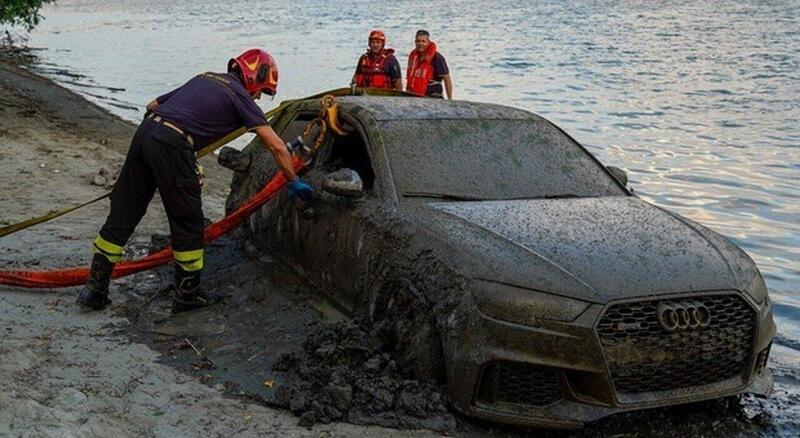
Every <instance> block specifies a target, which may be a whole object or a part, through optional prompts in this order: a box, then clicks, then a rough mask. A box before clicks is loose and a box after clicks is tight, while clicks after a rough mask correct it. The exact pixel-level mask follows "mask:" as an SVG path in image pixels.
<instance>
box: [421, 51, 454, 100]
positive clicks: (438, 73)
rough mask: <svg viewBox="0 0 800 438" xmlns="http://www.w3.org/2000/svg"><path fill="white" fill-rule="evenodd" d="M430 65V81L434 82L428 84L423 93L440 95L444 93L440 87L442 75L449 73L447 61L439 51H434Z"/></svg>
mask: <svg viewBox="0 0 800 438" xmlns="http://www.w3.org/2000/svg"><path fill="white" fill-rule="evenodd" d="M431 66H432V67H433V79H431V81H435V82H434V83H429V84H428V89H427V90H425V95H426V96H437V97H442V96H443V93H444V89H443V88H442V76H444V75H449V74H450V70H449V69H448V68H447V61H446V60H445V59H444V56H442V54H441V53H439V52H436V55H434V56H433V60H431Z"/></svg>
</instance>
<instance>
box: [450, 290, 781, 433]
mask: <svg viewBox="0 0 800 438" xmlns="http://www.w3.org/2000/svg"><path fill="white" fill-rule="evenodd" d="M728 294H729V295H730V293H728ZM740 296H741V298H742V300H743V301H746V302H747V305H748V306H750V308H751V310H752V312H753V329H752V330H753V338H752V342H751V346H750V347H749V348H748V350H747V352H746V353H747V354H746V357H744V358H743V359H742V365H741V372H738V373H737V374H736V375H734V376H729V377H727V378H725V379H722V380H717V381H710V382H707V383H705V382H704V383H703V384H699V385H693V386H686V385H684V386H683V387H680V388H677V389H669V388H668V389H659V390H657V391H643V392H635V393H630V392H629V393H624V392H620V391H617V390H616V389H615V383H614V377H613V373H612V372H611V366H612V365H611V364H610V361H609V354H608V349H605V350H604V347H603V342H602V340H601V336H600V335H599V334H598V329H597V326H598V321H599V320H600V319H601V317H603V315H604V313H605V312H606V310H607V309H608V308H609V307H610V306H612V305H614V304H618V302H615V303H608V304H606V305H592V306H590V307H589V308H588V309H587V310H586V311H584V312H583V313H582V314H581V315H580V316H579V317H578V318H577V319H576V320H574V321H571V322H568V323H564V322H554V321H545V320H540V321H538V322H537V323H536V324H535V325H536V326H526V325H520V324H515V323H509V322H505V321H500V320H498V319H495V318H492V317H489V316H487V315H485V314H482V313H481V312H480V311H479V310H478V309H477V307H475V306H474V305H472V304H471V303H470V304H466V305H465V307H464V308H461V309H459V310H458V311H457V312H456V313H454V315H453V318H452V319H451V320H450V324H449V327H448V330H447V335H446V336H445V339H444V340H443V341H444V342H443V344H444V348H445V358H446V367H447V382H448V392H449V395H450V397H451V400H452V403H453V405H454V407H455V408H456V409H457V410H459V411H461V412H463V413H465V414H467V415H470V416H474V417H479V418H483V419H487V420H492V421H497V422H502V423H509V424H518V425H526V426H543V427H553V428H580V427H582V426H583V425H584V424H585V423H587V422H592V421H595V420H598V419H600V418H602V417H605V416H608V415H612V414H615V413H620V412H625V411H631V410H638V409H647V408H655V407H661V406H669V405H677V404H683V403H691V402H697V401H702V400H709V399H715V398H721V397H726V396H730V395H735V394H741V393H753V394H756V395H761V396H767V395H768V394H769V393H770V392H771V390H772V384H773V377H772V374H771V373H770V371H769V370H768V369H767V367H766V358H767V355H768V352H769V346H770V343H771V341H772V338H773V337H774V334H775V324H774V322H773V320H772V312H771V309H770V308H769V307H768V306H766V307H765V308H759V306H758V305H757V303H755V302H753V301H752V300H751V299H749V298H747V297H746V296H745V295H743V294H741V295H740ZM677 298H681V297H677ZM661 299H669V297H665V298H661ZM628 301H632V300H628ZM652 353H653V352H652V351H648V352H647V354H651V355H652Z"/></svg>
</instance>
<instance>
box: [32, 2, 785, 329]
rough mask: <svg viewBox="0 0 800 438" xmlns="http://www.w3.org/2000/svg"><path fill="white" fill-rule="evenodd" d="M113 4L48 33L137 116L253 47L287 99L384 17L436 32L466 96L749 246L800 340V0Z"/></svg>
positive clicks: (67, 8) (72, 5)
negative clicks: (528, 120)
mask: <svg viewBox="0 0 800 438" xmlns="http://www.w3.org/2000/svg"><path fill="white" fill-rule="evenodd" d="M108 3H109V2H106V1H103V0H82V1H79V0H59V1H58V3H57V4H56V6H52V7H49V8H48V9H46V10H45V17H46V20H45V21H44V22H43V23H42V25H41V26H40V27H39V28H38V29H37V30H36V31H35V32H34V34H33V37H32V39H31V42H30V44H31V45H32V46H38V47H46V48H48V50H47V51H44V52H43V53H42V56H43V58H44V60H45V61H46V62H48V63H50V64H51V65H49V66H48V65H46V66H45V67H49V68H51V70H50V73H51V74H52V75H54V77H57V78H60V80H62V81H64V82H65V83H66V85H67V86H69V87H71V88H73V89H75V90H77V91H78V92H81V93H84V94H85V95H87V96H89V97H90V98H91V99H93V100H96V101H99V102H101V103H102V104H103V105H104V106H106V107H108V108H109V109H111V110H112V111H114V112H116V113H118V114H120V115H122V116H123V117H126V118H129V119H137V118H138V117H140V115H141V113H140V112H136V111H134V110H131V107H139V108H141V107H142V106H143V104H144V103H146V102H147V101H149V100H150V99H151V98H153V97H154V96H156V95H158V94H160V93H162V92H164V91H167V90H169V89H171V88H173V87H175V86H177V85H179V84H181V83H182V82H183V81H185V80H186V79H188V78H189V77H190V76H191V75H193V74H195V73H197V72H199V71H202V70H221V69H222V68H224V65H225V62H226V61H227V59H228V58H229V57H230V56H231V55H233V54H236V53H237V52H239V51H241V50H242V49H244V48H247V47H249V46H256V45H257V46H263V47H266V48H268V50H270V51H271V52H272V53H273V55H274V56H275V57H276V59H277V60H278V63H279V65H280V68H281V85H280V90H279V98H281V99H282V98H290V97H297V96H301V95H306V94H310V93H312V92H317V91H320V90H325V89H329V88H335V87H340V86H343V85H346V84H347V83H348V82H349V80H350V77H351V75H352V69H353V66H354V64H355V62H356V60H357V58H358V56H359V55H360V53H361V52H362V51H363V50H364V49H365V41H364V39H365V38H366V35H367V33H368V31H369V30H370V29H371V28H373V27H382V28H383V29H385V30H386V31H387V33H388V36H389V43H390V45H391V46H393V47H395V48H397V49H398V51H399V52H400V53H407V51H408V50H410V49H411V48H412V39H413V33H414V31H415V30H416V29H418V28H423V27H424V28H427V29H429V30H430V31H431V32H432V39H433V40H435V41H437V43H438V44H439V46H440V49H441V51H442V53H443V54H444V55H445V56H446V57H447V60H448V63H449V65H450V67H451V70H452V76H453V79H454V82H455V94H456V97H457V98H461V99H469V100H478V101H487V102H496V103H503V104H508V105H513V106H518V107H522V108H526V109H529V110H531V111H534V112H536V113H539V114H541V115H543V116H545V117H547V118H549V119H550V120H552V121H554V122H555V123H556V124H558V125H559V126H561V127H563V128H564V129H565V130H566V131H567V132H569V133H571V134H573V136H574V137H576V139H578V140H579V141H580V142H582V143H583V144H585V145H587V146H588V147H589V148H590V149H591V151H592V152H593V153H595V154H596V155H598V156H599V158H600V159H601V160H602V161H603V162H605V163H606V164H614V165H618V166H621V167H623V168H625V169H626V170H627V171H628V174H629V177H630V181H631V185H632V186H633V187H634V188H635V190H636V192H637V193H639V194H640V195H641V196H642V197H643V198H645V199H647V200H649V201H651V202H654V203H655V204H657V205H661V206H664V207H666V208H669V209H671V210H674V211H677V212H678V213H680V214H682V215H685V216H687V217H689V218H692V219H694V220H697V221H699V222H701V223H703V224H705V225H708V226H710V227H711V228H713V229H714V230H716V231H718V232H721V233H722V234H724V235H726V236H728V237H730V238H732V239H733V240H734V241H735V242H736V243H737V244H738V245H740V246H741V247H742V248H744V249H745V250H746V251H747V252H748V254H750V255H751V256H752V257H753V258H754V259H755V261H756V262H757V263H758V266H759V268H760V269H761V271H762V272H763V273H764V275H765V277H766V280H767V284H768V285H769V286H770V289H771V290H772V291H773V296H774V300H775V301H776V302H777V303H778V304H779V305H778V306H777V307H776V313H777V316H778V319H779V321H778V322H779V326H780V331H781V332H782V334H783V336H785V337H788V338H791V339H794V340H800V298H798V297H797V296H796V293H797V292H798V291H799V290H800V202H798V199H800V129H798V126H800V108H799V107H800V55H798V54H799V53H800V25H798V21H797V20H798V16H800V1H798V0H788V1H780V2H779V1H759V2H757V1H752V2H746V1H744V2H731V1H721V0H718V1H687V2H672V1H650V2H640V1H614V2H612V1H608V2H583V1H573V2H567V1H563V0H552V1H546V2H537V3H536V4H535V5H527V6H524V5H522V3H521V2H518V1H508V0H503V1H498V2H496V3H495V4H493V6H492V7H487V4H486V3H485V2H482V1H477V0H463V1H459V2H442V3H436V4H434V5H432V4H431V3H430V2H428V1H419V0H414V1H406V2H396V3H395V4H385V3H380V2H373V1H366V0H365V1H338V2H326V1H321V0H300V1H291V2H289V1H269V2H267V1H260V2H256V1H244V0H228V1H225V2H211V1H206V2H198V1H196V0H173V1H169V2H165V1H162V0H131V1H125V2H115V4H113V5H109V4H108ZM676 3H677V4H676ZM376 17H384V18H380V19H376ZM400 60H401V63H404V58H403V57H402V56H401V57H400ZM60 68H67V69H68V70H69V71H70V72H72V73H77V74H79V75H83V76H77V77H75V76H69V77H68V76H63V75H59V72H58V69H60ZM52 69H56V70H52ZM262 105H263V106H264V107H265V108H266V107H268V106H271V105H273V103H269V102H266V103H265V102H262Z"/></svg>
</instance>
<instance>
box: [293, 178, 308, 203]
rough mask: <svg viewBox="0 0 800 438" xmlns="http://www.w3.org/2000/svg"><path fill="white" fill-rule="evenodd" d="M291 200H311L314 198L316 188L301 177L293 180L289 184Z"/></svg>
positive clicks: (306, 201) (305, 201)
mask: <svg viewBox="0 0 800 438" xmlns="http://www.w3.org/2000/svg"><path fill="white" fill-rule="evenodd" d="M288 191H289V201H291V202H295V200H300V201H302V202H304V203H308V202H311V200H312V199H313V198H314V189H312V188H311V186H310V185H308V184H306V183H305V182H304V181H303V180H301V179H300V178H297V179H296V180H294V181H292V182H291V184H289V189H288Z"/></svg>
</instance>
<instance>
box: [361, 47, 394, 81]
mask: <svg viewBox="0 0 800 438" xmlns="http://www.w3.org/2000/svg"><path fill="white" fill-rule="evenodd" d="M370 55H371V53H370V51H367V53H365V54H363V55H361V59H359V60H358V68H356V85H358V86H359V87H373V88H392V79H391V78H390V77H389V74H387V73H386V68H385V67H386V60H387V59H388V58H389V56H391V55H394V49H383V50H381V52H380V53H379V54H378V55H377V56H370Z"/></svg>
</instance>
